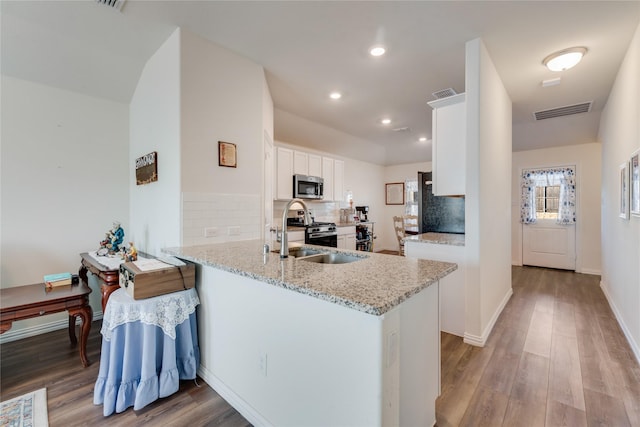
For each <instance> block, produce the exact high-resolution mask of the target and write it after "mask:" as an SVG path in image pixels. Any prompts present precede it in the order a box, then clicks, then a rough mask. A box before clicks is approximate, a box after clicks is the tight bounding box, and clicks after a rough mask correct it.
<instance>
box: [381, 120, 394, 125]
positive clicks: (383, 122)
mask: <svg viewBox="0 0 640 427" xmlns="http://www.w3.org/2000/svg"><path fill="white" fill-rule="evenodd" d="M380 123H382V124H383V125H388V124H391V119H382V120H380Z"/></svg>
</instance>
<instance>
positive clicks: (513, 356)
mask: <svg viewBox="0 0 640 427" xmlns="http://www.w3.org/2000/svg"><path fill="white" fill-rule="evenodd" d="M512 272H513V273H512V277H513V296H512V297H511V300H510V301H509V303H508V304H507V306H506V307H505V309H504V311H503V313H502V315H501V316H500V318H499V319H498V322H497V323H496V326H495V328H494V331H493V333H492V334H491V337H490V338H489V340H488V343H487V345H486V346H485V347H484V348H482V349H479V348H476V347H472V346H470V345H467V344H464V343H463V342H462V339H461V338H459V337H456V336H453V335H449V334H444V333H443V334H442V395H441V396H440V398H439V399H438V401H437V404H436V408H437V410H436V416H437V421H438V427H446V426H510V427H511V426H527V427H529V426H595V425H598V426H616V427H618V426H640V367H639V366H638V363H637V362H636V360H635V358H634V356H633V353H632V351H631V348H630V347H629V345H628V343H627V341H626V339H625V337H624V335H623V333H622V331H621V330H620V328H619V326H618V324H617V322H616V320H615V317H614V315H613V313H612V312H611V310H610V308H609V305H608V303H607V301H606V299H605V297H604V294H603V293H602V291H601V289H600V287H599V281H600V277H599V276H591V275H583V274H576V273H572V272H568V271H561V270H548V269H542V268H535V267H513V269H512Z"/></svg>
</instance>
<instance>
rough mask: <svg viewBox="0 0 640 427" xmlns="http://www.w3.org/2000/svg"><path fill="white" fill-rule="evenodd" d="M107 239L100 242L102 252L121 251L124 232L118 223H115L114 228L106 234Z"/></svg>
mask: <svg viewBox="0 0 640 427" xmlns="http://www.w3.org/2000/svg"><path fill="white" fill-rule="evenodd" d="M105 236H106V238H105V239H104V240H103V241H101V242H100V249H101V250H100V252H104V251H103V249H107V251H108V252H109V253H115V252H119V251H120V245H121V244H122V241H123V240H124V230H123V229H122V227H121V226H120V223H119V222H118V221H114V222H113V228H112V229H111V230H109V231H108V232H107V233H105Z"/></svg>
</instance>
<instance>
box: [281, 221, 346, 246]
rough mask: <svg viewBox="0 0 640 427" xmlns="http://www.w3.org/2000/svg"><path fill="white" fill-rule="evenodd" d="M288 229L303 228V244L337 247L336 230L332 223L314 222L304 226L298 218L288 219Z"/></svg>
mask: <svg viewBox="0 0 640 427" xmlns="http://www.w3.org/2000/svg"><path fill="white" fill-rule="evenodd" d="M287 225H288V226H290V227H305V229H306V230H305V233H304V242H305V243H307V244H309V245H318V246H330V247H332V248H337V247H338V229H337V228H336V225H335V223H333V222H314V223H312V224H311V225H307V226H305V225H304V223H301V222H300V220H299V219H298V218H289V219H288V220H287Z"/></svg>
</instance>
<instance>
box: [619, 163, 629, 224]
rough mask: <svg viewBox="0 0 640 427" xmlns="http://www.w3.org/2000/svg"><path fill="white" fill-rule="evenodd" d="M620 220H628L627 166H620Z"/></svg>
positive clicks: (624, 164)
mask: <svg viewBox="0 0 640 427" xmlns="http://www.w3.org/2000/svg"><path fill="white" fill-rule="evenodd" d="M618 204H619V205H620V218H624V219H629V164H628V163H626V162H625V163H623V164H621V165H620V199H619V201H618Z"/></svg>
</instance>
